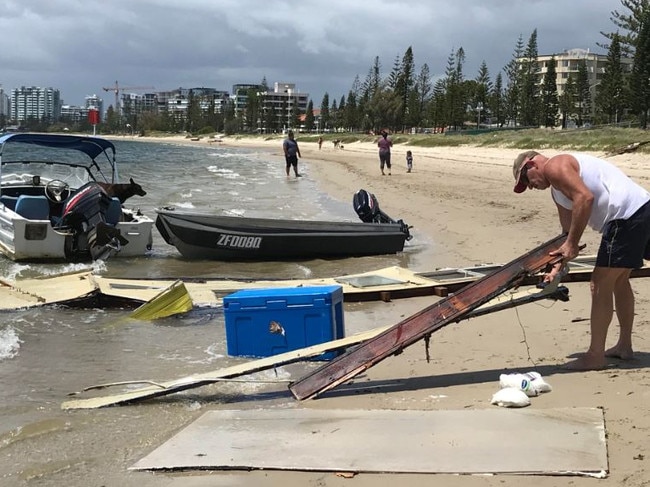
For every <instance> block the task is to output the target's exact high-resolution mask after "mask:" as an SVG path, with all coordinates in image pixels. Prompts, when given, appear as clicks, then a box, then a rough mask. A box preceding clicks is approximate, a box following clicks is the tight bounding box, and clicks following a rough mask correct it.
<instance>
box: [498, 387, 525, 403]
mask: <svg viewBox="0 0 650 487" xmlns="http://www.w3.org/2000/svg"><path fill="white" fill-rule="evenodd" d="M492 404H496V405H497V406H501V407H504V408H523V407H526V406H530V399H529V398H528V396H527V395H526V393H525V392H524V391H522V390H521V389H519V388H518V387H504V388H503V389H501V390H499V391H497V392H496V393H495V394H494V395H493V396H492Z"/></svg>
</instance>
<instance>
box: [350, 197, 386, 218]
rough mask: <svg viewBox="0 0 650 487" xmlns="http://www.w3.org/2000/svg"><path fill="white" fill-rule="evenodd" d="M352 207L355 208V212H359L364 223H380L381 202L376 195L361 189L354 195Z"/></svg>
mask: <svg viewBox="0 0 650 487" xmlns="http://www.w3.org/2000/svg"><path fill="white" fill-rule="evenodd" d="M352 206H354V211H356V212H357V215H359V218H361V221H362V222H364V223H379V219H380V218H381V217H380V211H381V210H380V209H379V202H377V198H375V195H374V194H372V193H369V192H368V191H366V190H365V189H360V190H359V191H357V192H356V193H354V197H353V198H352Z"/></svg>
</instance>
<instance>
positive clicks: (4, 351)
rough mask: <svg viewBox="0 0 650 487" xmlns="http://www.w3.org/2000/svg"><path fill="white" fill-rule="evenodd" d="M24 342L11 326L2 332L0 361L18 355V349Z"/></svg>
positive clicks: (0, 333)
mask: <svg viewBox="0 0 650 487" xmlns="http://www.w3.org/2000/svg"><path fill="white" fill-rule="evenodd" d="M21 343H23V341H22V340H21V339H20V338H19V337H18V334H17V333H16V330H14V329H13V328H12V327H11V326H8V327H7V328H5V329H3V330H0V361H2V360H5V359H10V358H13V357H15V356H16V355H18V349H19V348H20V344H21Z"/></svg>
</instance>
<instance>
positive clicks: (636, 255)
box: [596, 201, 650, 269]
mask: <svg viewBox="0 0 650 487" xmlns="http://www.w3.org/2000/svg"><path fill="white" fill-rule="evenodd" d="M643 259H646V260H650V201H649V202H647V203H646V204H645V205H643V206H642V207H641V208H639V209H638V210H637V212H636V213H635V214H634V215H632V216H631V217H630V218H628V219H627V220H612V221H611V222H609V223H607V224H606V225H605V228H604V230H603V237H602V239H601V241H600V248H599V249H598V257H597V258H596V265H597V266H598V267H619V268H625V269H638V268H639V267H643Z"/></svg>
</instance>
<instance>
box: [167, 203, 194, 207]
mask: <svg viewBox="0 0 650 487" xmlns="http://www.w3.org/2000/svg"><path fill="white" fill-rule="evenodd" d="M170 206H175V207H177V208H195V206H194V205H193V204H192V202H190V201H182V202H180V203H172V204H171V205H170Z"/></svg>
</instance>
